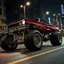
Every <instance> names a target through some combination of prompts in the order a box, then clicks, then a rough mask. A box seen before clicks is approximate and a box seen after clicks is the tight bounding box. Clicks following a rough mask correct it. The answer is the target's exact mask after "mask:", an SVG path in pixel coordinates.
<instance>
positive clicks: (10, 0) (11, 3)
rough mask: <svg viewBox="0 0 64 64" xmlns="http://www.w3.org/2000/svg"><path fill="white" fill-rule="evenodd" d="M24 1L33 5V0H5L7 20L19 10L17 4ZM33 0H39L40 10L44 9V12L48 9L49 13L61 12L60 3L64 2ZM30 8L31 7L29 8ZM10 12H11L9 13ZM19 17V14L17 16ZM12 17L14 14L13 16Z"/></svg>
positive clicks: (60, 0)
mask: <svg viewBox="0 0 64 64" xmlns="http://www.w3.org/2000/svg"><path fill="white" fill-rule="evenodd" d="M26 1H30V2H31V6H30V7H32V6H33V4H32V1H33V0H6V12H7V20H9V19H10V18H11V17H12V16H13V15H15V13H16V12H17V13H18V12H19V11H16V10H19V6H20V5H21V4H24V2H26ZM34 1H36V2H37V1H40V4H38V6H39V5H41V10H42V11H44V13H45V12H46V11H50V14H54V13H55V14H58V13H60V12H61V6H60V5H61V4H64V0H34ZM30 9H31V8H30ZM12 10H14V12H15V13H13V12H12ZM10 13H12V14H10ZM18 17H19V16H18ZM13 18H14V16H13Z"/></svg>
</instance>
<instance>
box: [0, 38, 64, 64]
mask: <svg viewBox="0 0 64 64" xmlns="http://www.w3.org/2000/svg"><path fill="white" fill-rule="evenodd" d="M63 39H64V38H63ZM0 64H64V41H63V43H62V45H61V46H52V45H51V44H50V42H49V41H48V42H44V43H43V47H42V49H41V50H39V51H35V52H30V51H28V50H27V49H26V48H25V46H24V45H19V46H18V48H17V49H16V50H15V51H12V52H6V51H4V50H3V49H1V48H0Z"/></svg>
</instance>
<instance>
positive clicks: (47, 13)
mask: <svg viewBox="0 0 64 64" xmlns="http://www.w3.org/2000/svg"><path fill="white" fill-rule="evenodd" d="M46 15H49V11H47V12H46V13H45V14H44V20H46Z"/></svg>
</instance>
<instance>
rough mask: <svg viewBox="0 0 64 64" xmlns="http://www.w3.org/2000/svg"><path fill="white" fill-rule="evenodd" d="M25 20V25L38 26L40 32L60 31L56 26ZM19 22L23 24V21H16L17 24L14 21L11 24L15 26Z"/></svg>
mask: <svg viewBox="0 0 64 64" xmlns="http://www.w3.org/2000/svg"><path fill="white" fill-rule="evenodd" d="M23 20H24V21H25V24H27V25H30V24H34V25H36V26H37V27H38V29H39V31H40V32H51V31H59V29H57V26H56V25H52V24H46V23H44V22H37V21H35V20H29V19H23ZM18 22H22V21H21V20H19V21H16V22H14V21H13V22H12V23H11V24H15V23H18ZM11 24H10V25H11Z"/></svg>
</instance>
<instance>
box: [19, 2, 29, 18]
mask: <svg viewBox="0 0 64 64" xmlns="http://www.w3.org/2000/svg"><path fill="white" fill-rule="evenodd" d="M29 5H30V2H26V4H25V5H20V7H21V8H24V18H26V6H29Z"/></svg>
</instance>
